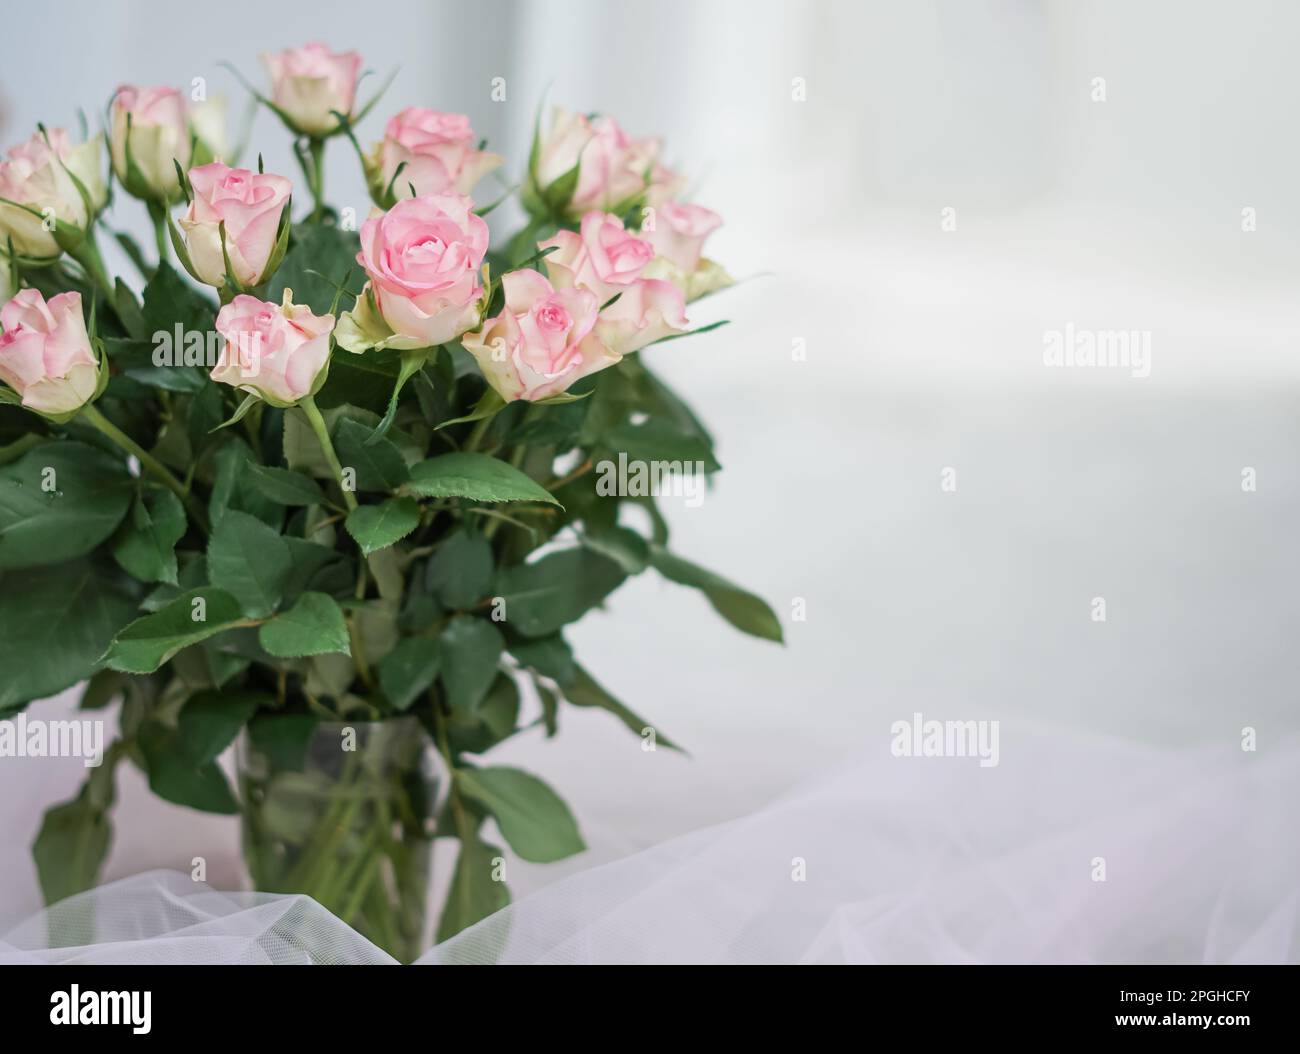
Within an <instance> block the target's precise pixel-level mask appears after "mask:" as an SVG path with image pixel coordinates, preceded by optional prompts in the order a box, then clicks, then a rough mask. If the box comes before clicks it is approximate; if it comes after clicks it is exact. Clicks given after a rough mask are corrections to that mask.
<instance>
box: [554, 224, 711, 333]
mask: <svg viewBox="0 0 1300 1054" xmlns="http://www.w3.org/2000/svg"><path fill="white" fill-rule="evenodd" d="M549 246H558V250H557V251H556V252H553V253H549V254H548V255H547V256H545V257H543V259H544V260H545V262H546V273H547V274H548V275H549V276H550V278H551V281H552V282H553V283H554V284H555V287H556V288H557V289H574V288H581V289H588V290H590V291H591V292H592V293H594V294H595V295H596V297H597V298H598V302H599V303H600V304H607V303H609V301H610V300H611V299H612V298H613V297H615V296H617V297H618V300H616V301H615V302H614V303H612V304H609V306H608V307H605V308H603V309H602V310H601V312H600V318H599V319H598V320H597V322H596V334H597V336H599V337H600V339H601V340H602V341H603V342H604V343H605V346H606V347H608V348H609V350H610V351H611V352H612V353H613V354H615V355H620V356H621V355H626V354H628V353H629V352H633V351H637V350H638V349H640V348H644V347H645V346H646V345H647V344H652V343H653V342H654V341H656V340H660V339H662V338H663V337H667V336H670V335H671V334H673V333H680V332H681V331H682V330H683V329H685V328H686V325H687V322H686V299H685V296H684V295H683V293H682V290H681V289H680V288H678V286H676V285H675V284H673V283H672V282H669V281H665V280H663V279H661V278H648V277H646V275H645V272H646V268H647V266H648V265H649V264H650V263H651V261H652V260H653V259H654V249H653V247H652V246H651V244H650V243H649V242H648V241H646V240H645V239H644V238H641V237H639V236H637V235H635V234H633V233H631V232H630V231H627V230H624V228H623V221H622V220H620V219H619V218H618V217H617V216H611V215H609V214H608V213H600V212H589V213H587V215H585V216H584V217H583V218H582V229H581V233H579V234H574V233H573V232H572V231H560V232H559V233H558V234H556V236H555V237H554V238H552V239H551V240H550V241H548V242H542V243H541V244H540V245H539V246H538V248H541V249H545V248H547V247H549Z"/></svg>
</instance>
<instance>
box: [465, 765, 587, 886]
mask: <svg viewBox="0 0 1300 1054" xmlns="http://www.w3.org/2000/svg"><path fill="white" fill-rule="evenodd" d="M454 776H455V779H456V783H457V785H458V786H459V787H460V789H461V792H462V793H463V794H465V796H466V797H468V798H471V799H473V800H474V801H476V802H478V804H479V805H481V806H483V808H484V809H486V810H487V811H488V812H489V813H490V814H491V815H492V817H493V819H495V820H496V822H497V826H498V827H499V828H500V829H501V834H502V836H503V837H504V838H505V840H506V841H507V842H508V843H509V845H510V848H511V849H513V850H514V851H515V853H517V854H518V855H519V856H520V857H522V858H523V859H524V860H527V861H529V862H530V863H535V864H549V863H552V862H554V861H556V860H563V859H564V858H565V857H567V856H572V855H573V854H574V853H580V852H582V851H583V850H584V849H586V848H587V846H586V844H585V843H584V842H583V840H582V835H580V834H579V833H578V825H577V823H575V822H574V819H573V814H572V813H571V812H569V807H568V806H567V805H565V804H564V802H563V801H561V800H560V797H559V795H557V794H556V793H555V791H553V790H551V788H550V787H548V786H547V785H546V784H545V783H543V782H542V781H541V780H539V779H538V778H537V777H536V776H531V775H529V774H528V773H527V772H523V771H521V770H520V769H515V768H507V767H506V766H494V767H492V768H484V769H471V768H458V769H456V770H455V772H454Z"/></svg>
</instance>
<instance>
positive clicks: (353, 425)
mask: <svg viewBox="0 0 1300 1054" xmlns="http://www.w3.org/2000/svg"><path fill="white" fill-rule="evenodd" d="M372 434H373V430H372V429H370V428H367V427H366V426H365V425H363V424H362V423H361V422H360V421H354V420H352V419H351V418H350V417H344V418H342V419H341V420H340V421H339V423H338V425H337V426H336V427H335V429H334V446H335V449H336V450H337V451H338V455H339V463H340V464H342V466H343V467H344V468H345V469H348V468H351V469H354V470H355V471H356V474H357V490H384V491H393V490H396V489H397V488H398V487H400V486H401V485H402V484H403V483H405V482H406V480H407V478H408V477H409V476H410V472H409V471H408V469H407V467H406V462H405V461H403V460H402V454H401V452H400V451H399V450H398V449H397V447H396V446H394V445H393V443H392V442H391V441H390V440H388V439H386V438H384V437H383V436H380V437H379V438H378V439H375V440H373V441H370V440H371V437H372Z"/></svg>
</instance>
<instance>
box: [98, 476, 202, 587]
mask: <svg viewBox="0 0 1300 1054" xmlns="http://www.w3.org/2000/svg"><path fill="white" fill-rule="evenodd" d="M187 526H188V521H187V520H186V517H185V507H184V506H183V505H182V504H181V502H180V499H179V498H177V497H176V495H175V494H173V493H172V492H171V491H169V490H155V491H151V492H149V493H148V494H147V495H144V496H137V497H136V500H135V504H134V505H133V506H132V508H131V512H130V514H129V515H128V516H127V518H126V521H125V522H124V523H123V524H122V527H121V528H120V529H119V530H118V533H117V537H116V538H114V540H113V559H114V560H116V561H117V562H118V564H119V565H120V566H121V568H122V570H124V571H125V572H126V573H127V574H129V575H131V576H132V577H134V578H138V579H139V580H140V581H141V582H166V583H168V584H170V585H175V584H176V543H177V542H179V541H180V540H181V538H183V537H184V536H185V530H186V527H187Z"/></svg>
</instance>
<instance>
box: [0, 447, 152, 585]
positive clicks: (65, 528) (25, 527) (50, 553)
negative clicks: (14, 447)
mask: <svg viewBox="0 0 1300 1054" xmlns="http://www.w3.org/2000/svg"><path fill="white" fill-rule="evenodd" d="M133 490H134V484H133V481H132V479H131V477H130V476H129V475H127V473H126V469H125V467H124V465H123V464H122V462H121V461H120V460H119V459H117V458H115V457H113V456H112V455H110V454H107V453H105V452H104V451H103V450H100V449H99V448H98V447H92V446H87V445H86V444H84V443H75V442H71V441H64V442H56V443H42V444H41V445H40V446H38V447H34V448H33V449H31V450H29V451H27V453H25V454H24V455H23V456H22V457H20V458H19V459H18V460H17V461H14V462H12V463H11V464H8V465H5V466H3V467H0V570H5V569H8V568H18V567H40V566H42V565H44V564H57V563H62V562H63V561H65V560H71V559H73V558H75V557H78V556H82V555H83V554H85V553H88V552H90V550H92V549H94V548H95V546H97V545H99V543H100V542H102V541H104V539H105V538H107V537H108V536H109V535H110V534H112V533H113V532H114V531H115V530H116V529H117V525H118V524H119V523H121V522H122V518H123V517H124V516H125V515H126V511H127V509H128V508H129V507H130V505H131V495H132V492H133Z"/></svg>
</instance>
